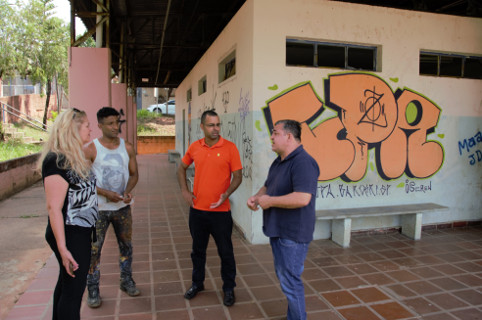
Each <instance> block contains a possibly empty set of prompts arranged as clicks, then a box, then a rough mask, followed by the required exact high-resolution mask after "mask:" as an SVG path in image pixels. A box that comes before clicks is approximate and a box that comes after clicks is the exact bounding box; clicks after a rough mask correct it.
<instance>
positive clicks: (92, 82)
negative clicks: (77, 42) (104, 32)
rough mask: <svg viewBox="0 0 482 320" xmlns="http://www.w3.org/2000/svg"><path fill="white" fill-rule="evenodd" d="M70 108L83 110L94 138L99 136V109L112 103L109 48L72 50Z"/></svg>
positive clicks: (70, 53)
mask: <svg viewBox="0 0 482 320" xmlns="http://www.w3.org/2000/svg"><path fill="white" fill-rule="evenodd" d="M69 59H70V65H69V92H70V107H75V108H78V109H81V110H84V111H85V112H86V113H87V116H88V118H89V122H90V127H91V128H92V133H91V137H92V139H94V138H97V137H100V136H101V134H102V132H101V131H100V129H99V128H98V127H97V117H96V115H97V111H98V110H99V109H100V108H102V107H104V106H111V102H112V100H111V73H110V67H111V63H110V50H109V49H107V48H77V47H72V48H70V50H69Z"/></svg>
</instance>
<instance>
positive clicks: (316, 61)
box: [286, 39, 378, 71]
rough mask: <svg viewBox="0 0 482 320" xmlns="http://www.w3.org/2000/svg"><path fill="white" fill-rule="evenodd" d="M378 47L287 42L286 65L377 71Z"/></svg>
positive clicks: (288, 40) (302, 41)
mask: <svg viewBox="0 0 482 320" xmlns="http://www.w3.org/2000/svg"><path fill="white" fill-rule="evenodd" d="M377 55H378V47H376V46H363V45H354V44H343V43H326V42H316V41H307V40H296V39H287V40H286V65H287V66H305V67H328V68H340V69H349V70H367V71H377Z"/></svg>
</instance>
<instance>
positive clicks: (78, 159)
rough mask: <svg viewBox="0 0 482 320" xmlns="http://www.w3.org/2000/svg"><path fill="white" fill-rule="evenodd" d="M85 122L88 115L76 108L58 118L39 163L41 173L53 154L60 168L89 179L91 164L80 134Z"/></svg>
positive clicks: (64, 112)
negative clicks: (46, 159) (50, 154)
mask: <svg viewBox="0 0 482 320" xmlns="http://www.w3.org/2000/svg"><path fill="white" fill-rule="evenodd" d="M85 120H87V114H86V113H85V112H84V111H81V110H78V109H75V108H71V109H67V110H65V111H63V112H61V113H60V114H59V115H58V116H57V118H56V119H55V122H54V124H53V126H52V128H51V130H50V135H49V138H48V140H47V142H46V143H45V145H44V148H43V151H42V154H41V155H40V158H39V160H38V163H37V168H38V170H39V171H41V170H42V163H43V161H44V159H45V157H46V156H47V154H48V153H49V152H53V153H55V154H56V155H57V165H58V166H59V167H60V168H62V169H71V170H73V171H74V172H75V173H77V174H78V175H79V176H80V177H81V178H82V179H87V177H88V176H89V174H90V168H91V163H90V161H89V160H87V159H86V158H85V155H84V152H83V150H82V148H83V145H84V142H83V141H82V138H81V137H80V133H79V129H80V126H81V125H82V123H83V122H84V121H85Z"/></svg>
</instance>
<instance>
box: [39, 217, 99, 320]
mask: <svg viewBox="0 0 482 320" xmlns="http://www.w3.org/2000/svg"><path fill="white" fill-rule="evenodd" d="M45 239H46V240H47V242H48V244H49V245H50V248H52V251H53V252H54V254H55V257H57V261H58V262H59V269H60V272H59V278H58V280H57V285H56V286H55V291H54V303H53V312H52V319H53V320H67V319H68V320H80V305H81V303H82V295H83V294H84V291H85V285H86V282H87V273H88V272H89V266H90V250H91V246H92V228H84V227H78V226H65V243H66V245H67V249H68V250H69V251H70V253H71V254H72V256H73V257H74V259H75V261H76V262H77V263H78V264H79V269H77V270H76V271H75V273H74V274H75V278H72V277H71V276H69V275H68V273H67V271H66V270H65V268H64V266H63V265H62V257H61V256H60V253H59V250H58V248H57V242H56V241H55V236H54V233H53V231H52V229H51V227H50V224H49V225H48V226H47V229H46V231H45Z"/></svg>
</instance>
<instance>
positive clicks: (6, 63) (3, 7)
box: [0, 0, 22, 78]
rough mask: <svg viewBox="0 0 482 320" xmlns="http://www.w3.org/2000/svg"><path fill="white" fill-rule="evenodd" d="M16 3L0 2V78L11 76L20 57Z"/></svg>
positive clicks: (4, 0) (1, 0)
mask: <svg viewBox="0 0 482 320" xmlns="http://www.w3.org/2000/svg"><path fill="white" fill-rule="evenodd" d="M16 7H18V2H15V3H13V1H8V0H0V21H1V23H0V78H2V77H8V76H13V75H14V74H15V70H16V65H17V62H18V60H19V59H21V57H22V51H21V50H22V49H21V42H20V34H19V32H18V24H19V20H20V16H19V14H18V10H16Z"/></svg>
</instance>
